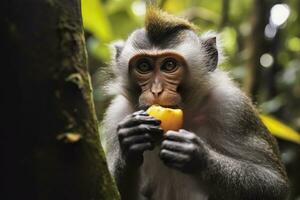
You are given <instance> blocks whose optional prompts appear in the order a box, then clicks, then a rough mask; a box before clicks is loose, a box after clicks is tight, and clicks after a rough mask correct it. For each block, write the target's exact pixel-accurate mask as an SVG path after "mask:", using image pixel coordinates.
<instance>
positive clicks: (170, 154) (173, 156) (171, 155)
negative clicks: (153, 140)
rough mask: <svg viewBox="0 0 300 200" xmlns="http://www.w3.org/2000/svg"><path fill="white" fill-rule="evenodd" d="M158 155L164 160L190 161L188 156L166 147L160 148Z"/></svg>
mask: <svg viewBox="0 0 300 200" xmlns="http://www.w3.org/2000/svg"><path fill="white" fill-rule="evenodd" d="M159 156H160V158H161V159H162V160H163V161H164V162H178V163H182V162H183V163H186V162H188V161H190V156H188V155H185V154H181V153H178V152H174V151H170V150H167V149H162V150H161V151H160V154H159Z"/></svg>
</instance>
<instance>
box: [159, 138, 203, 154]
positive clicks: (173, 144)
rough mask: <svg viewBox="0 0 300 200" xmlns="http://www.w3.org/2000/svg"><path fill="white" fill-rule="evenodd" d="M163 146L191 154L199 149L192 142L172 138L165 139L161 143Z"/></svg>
mask: <svg viewBox="0 0 300 200" xmlns="http://www.w3.org/2000/svg"><path fill="white" fill-rule="evenodd" d="M161 148H162V149H167V150H171V151H175V152H180V153H184V154H191V153H193V152H195V151H196V150H197V148H196V147H195V145H194V144H192V143H186V142H177V141H172V140H164V141H163V142H162V143H161Z"/></svg>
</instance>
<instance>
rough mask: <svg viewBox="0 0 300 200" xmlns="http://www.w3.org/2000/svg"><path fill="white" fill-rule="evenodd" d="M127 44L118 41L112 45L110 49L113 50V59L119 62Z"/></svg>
mask: <svg viewBox="0 0 300 200" xmlns="http://www.w3.org/2000/svg"><path fill="white" fill-rule="evenodd" d="M124 45H125V42H124V41H123V40H117V41H114V42H112V43H111V45H110V47H111V49H112V58H114V59H115V60H117V59H118V58H119V56H120V55H121V52H122V50H123V48H124Z"/></svg>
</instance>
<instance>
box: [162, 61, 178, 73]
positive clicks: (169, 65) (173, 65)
mask: <svg viewBox="0 0 300 200" xmlns="http://www.w3.org/2000/svg"><path fill="white" fill-rule="evenodd" d="M161 69H162V70H163V71H165V72H168V73H171V72H175V71H176V70H177V69H178V65H177V61H176V60H174V59H167V60H166V61H165V62H164V63H163V65H162V67H161Z"/></svg>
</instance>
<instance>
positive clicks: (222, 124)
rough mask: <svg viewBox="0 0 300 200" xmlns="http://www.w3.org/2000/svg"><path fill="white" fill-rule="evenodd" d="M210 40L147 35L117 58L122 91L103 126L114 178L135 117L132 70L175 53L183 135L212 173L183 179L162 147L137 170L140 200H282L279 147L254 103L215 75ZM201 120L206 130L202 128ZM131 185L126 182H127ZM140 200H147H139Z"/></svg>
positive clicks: (131, 41) (133, 39)
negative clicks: (121, 135) (200, 149)
mask: <svg viewBox="0 0 300 200" xmlns="http://www.w3.org/2000/svg"><path fill="white" fill-rule="evenodd" d="M210 36H211V34H209V35H207V34H204V35H203V36H202V37H201V36H200V37H199V36H198V35H197V34H195V33H194V32H193V31H191V30H185V31H183V32H181V34H180V36H178V37H177V38H175V39H173V40H170V41H165V42H162V43H161V44H152V43H151V42H150V40H149V39H147V35H146V33H145V30H144V29H139V30H137V31H135V32H134V33H132V34H131V36H130V37H129V38H128V40H127V41H126V42H125V43H124V46H123V47H122V51H121V52H119V53H117V54H116V55H118V56H117V59H116V60H114V61H113V67H114V70H115V74H116V76H117V80H114V85H118V88H119V89H118V90H117V97H116V98H115V99H114V101H113V102H112V103H111V105H110V107H109V108H108V110H107V113H106V117H105V120H104V128H105V131H104V137H103V138H102V142H103V145H104V146H105V148H106V152H107V160H108V164H109V169H110V171H111V173H112V174H113V175H114V177H115V178H116V181H117V182H119V181H121V180H120V179H122V177H124V176H125V174H124V173H126V172H124V168H125V167H126V166H124V162H123V160H122V156H121V153H120V146H119V143H118V139H117V135H116V129H117V124H118V122H120V121H121V120H122V119H123V118H124V117H125V116H126V115H128V114H131V113H132V112H134V111H136V110H137V99H138V96H139V94H138V93H137V92H136V91H135V90H132V87H131V86H130V79H129V76H128V62H129V59H130V58H131V57H133V56H134V55H136V54H137V53H140V52H144V53H150V54H157V53H160V52H161V51H172V52H176V53H178V54H180V55H181V56H183V57H184V58H185V60H186V62H187V64H188V67H189V73H188V75H187V76H188V78H187V79H186V81H185V83H184V86H183V88H182V91H181V92H182V95H183V96H184V98H183V104H182V109H183V110H184V115H185V121H184V127H183V129H186V130H188V131H191V132H194V133H196V134H197V135H198V136H199V138H201V141H202V143H203V146H204V148H205V150H206V152H207V155H206V158H203V159H207V166H205V167H204V168H203V169H199V172H198V173H197V174H193V175H191V174H185V173H182V172H180V171H177V170H174V169H170V168H168V167H166V166H165V165H164V164H163V162H162V161H161V160H160V158H159V156H158V151H159V147H157V148H156V149H155V150H153V151H147V152H145V154H144V163H143V165H142V166H141V168H140V169H139V170H137V172H136V173H137V174H139V176H137V177H138V178H137V185H136V186H132V185H131V186H128V188H129V189H128V192H130V190H131V189H132V187H135V189H137V190H138V191H140V193H139V195H140V196H139V197H137V199H142V198H143V199H145V198H146V199H149V200H150V199H152V200H171V199H172V200H194V199H197V200H198V199H199V200H201V199H203V200H204V199H208V198H209V199H278V200H279V199H284V197H285V196H286V194H287V178H286V174H285V171H284V168H283V166H282V163H281V161H280V159H279V155H278V149H277V144H276V142H275V140H274V138H273V137H272V136H271V135H270V134H269V133H268V131H267V129H266V128H265V127H264V125H263V124H262V122H261V121H260V120H259V117H258V114H257V113H256V111H255V108H254V107H253V106H252V104H251V102H250V100H249V99H248V98H247V97H246V96H245V95H244V94H243V93H242V92H241V91H240V89H239V88H238V87H236V85H235V84H234V83H233V82H232V81H231V79H230V78H229V77H228V75H227V74H226V73H225V72H223V71H221V70H219V69H215V68H216V66H217V64H218V63H219V60H220V57H221V56H222V55H221V53H220V51H217V52H218V54H217V55H218V57H217V61H216V60H214V61H211V59H214V57H213V58H212V55H215V52H214V53H212V54H210V53H209V51H215V49H218V45H219V44H218V41H217V44H214V42H211V41H210V42H208V43H206V41H207V40H208V39H210V38H213V37H215V35H213V36H211V37H210ZM203 119H204V120H205V122H204V123H203ZM124 181H125V182H126V180H123V182H124ZM142 196H143V197H142Z"/></svg>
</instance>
